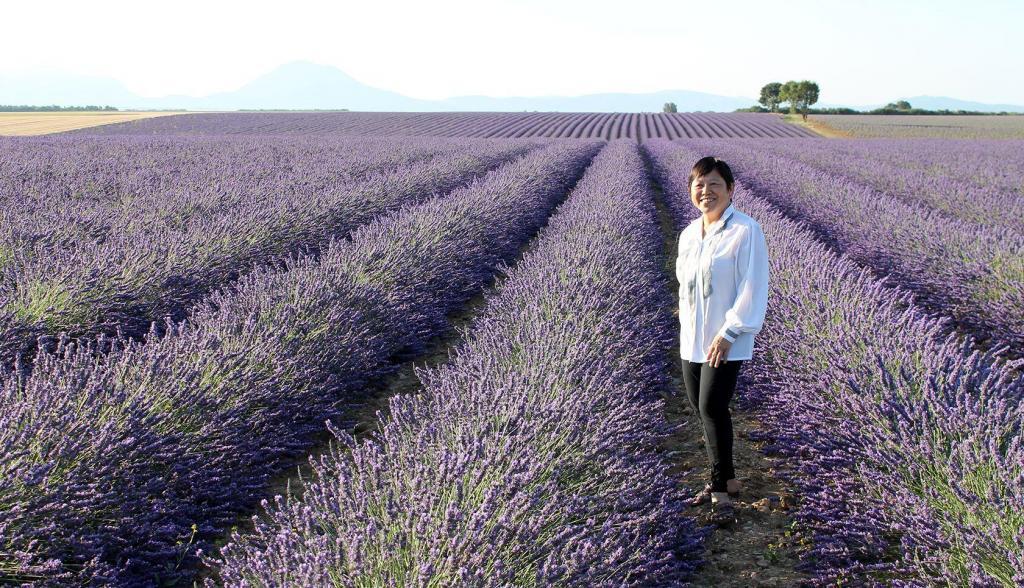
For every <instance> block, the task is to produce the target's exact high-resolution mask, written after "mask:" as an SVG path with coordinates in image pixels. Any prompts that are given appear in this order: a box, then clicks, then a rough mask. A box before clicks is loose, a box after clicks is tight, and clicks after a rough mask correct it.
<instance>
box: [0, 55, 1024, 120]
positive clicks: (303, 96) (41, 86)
mask: <svg viewBox="0 0 1024 588" xmlns="http://www.w3.org/2000/svg"><path fill="white" fill-rule="evenodd" d="M906 100H908V101H909V102H910V103H911V104H912V105H914V106H915V107H918V108H929V109H943V108H945V109H949V110H958V109H963V110H978V111H983V112H998V111H1008V112H1024V106H1014V105H1006V104H982V103H980V102H967V101H963V100H956V99H954V98H943V97H931V96H916V97H913V98H907V99H906ZM666 102H674V103H675V104H676V107H677V108H678V109H679V111H680V112H697V111H712V112H731V111H733V110H735V109H737V108H744V107H747V106H751V105H753V104H755V103H756V102H757V101H756V100H754V99H753V98H744V97H735V96H719V95H715V94H707V93H704V92H694V91H690V90H663V91H660V92H648V93H641V94H628V93H605V94H588V95H585V96H537V97H526V96H514V97H503V98H494V97H490V96H456V97H454V98H447V99H445V100H419V99H416V98H410V97H408V96H403V95H401V94H398V93H396V92H390V91H388V90H382V89H380V88H374V87H372V86H367V85H366V84H363V83H361V82H359V81H357V80H355V79H353V78H352V77H350V76H349V75H348V74H346V73H345V72H343V71H341V70H340V69H338V68H336V67H332V66H329V65H319V64H315V63H310V62H308V61H296V62H292V63H288V64H285V65H282V66H280V67H278V68H276V69H274V70H273V71H271V72H270V73H267V74H265V75H263V76H260V77H258V78H256V79H255V80H253V81H251V82H249V83H248V84H245V85H244V86H242V87H241V88H239V89H237V90H233V91H230V92H220V93H217V94H211V95H209V96H202V97H195V96H164V97H160V98H143V97H141V96H138V95H136V94H134V93H132V92H131V91H129V90H128V89H127V88H125V87H124V86H123V85H122V84H121V83H120V82H117V81H115V80H111V79H106V78H97V77H88V76H75V75H67V74H58V73H43V74H31V75H21V76H14V75H3V74H0V104H31V105H49V104H57V105H60V106H78V105H85V104H95V105H100V106H103V105H110V106H116V107H118V108H125V109H141V110H159V109H183V110H238V109H253V110H255V109H266V110H269V109H292V110H299V109H306V110H315V109H321V110H331V109H342V108H347V109H349V110H363V111H398V112H401V111H406V112H425V111H499V112H502V111H503V112H518V111H524V110H526V111H528V110H537V111H546V112H550V111H561V112H658V111H660V110H661V108H662V106H663V105H664V104H665V103H666ZM822 106H840V105H822ZM878 106H882V105H881V104H879V105H872V106H866V107H859V109H862V110H870V109H871V108H876V107H878Z"/></svg>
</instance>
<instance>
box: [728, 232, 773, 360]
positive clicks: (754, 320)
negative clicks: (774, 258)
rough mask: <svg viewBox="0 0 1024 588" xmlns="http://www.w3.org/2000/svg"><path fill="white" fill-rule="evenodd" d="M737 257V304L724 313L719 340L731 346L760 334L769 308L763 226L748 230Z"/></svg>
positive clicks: (766, 253)
mask: <svg viewBox="0 0 1024 588" xmlns="http://www.w3.org/2000/svg"><path fill="white" fill-rule="evenodd" d="M746 233H747V234H746V236H745V238H744V239H743V243H741V244H740V248H739V252H738V254H737V256H736V301H735V302H734V303H733V305H732V308H730V309H729V310H728V311H726V313H725V323H724V324H723V325H722V328H721V330H719V331H718V336H719V337H722V338H723V339H725V340H726V341H728V342H729V343H732V342H734V341H736V338H737V337H739V336H740V335H741V334H743V333H755V334H756V333H757V332H758V331H760V330H761V325H762V324H764V314H765V311H766V310H767V308H768V246H767V245H766V244H765V241H764V232H763V231H762V230H761V227H760V225H757V224H753V225H750V226H749V227H748V230H747V231H746Z"/></svg>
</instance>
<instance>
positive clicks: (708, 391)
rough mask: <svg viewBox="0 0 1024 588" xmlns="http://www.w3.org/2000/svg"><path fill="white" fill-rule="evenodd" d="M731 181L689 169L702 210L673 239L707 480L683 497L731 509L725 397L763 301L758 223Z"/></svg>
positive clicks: (735, 483)
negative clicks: (739, 206)
mask: <svg viewBox="0 0 1024 588" xmlns="http://www.w3.org/2000/svg"><path fill="white" fill-rule="evenodd" d="M734 189H735V180H734V178H733V175H732V170H731V169H729V166H728V165H727V164H726V163H725V162H724V161H722V160H720V159H718V158H715V157H705V158H703V159H701V160H700V161H698V162H697V163H696V164H695V165H694V166H693V169H692V170H691V171H690V201H691V202H692V203H693V205H694V206H695V207H697V210H699V211H700V212H701V216H700V218H698V219H697V220H695V221H693V222H692V223H690V224H689V226H687V227H686V228H685V229H684V230H683V232H682V234H681V235H680V237H679V256H678V257H677V258H676V275H677V276H678V278H679V323H680V340H679V345H680V353H681V354H682V359H683V384H684V385H685V387H686V395H687V397H688V398H689V400H690V405H691V406H692V407H693V410H694V411H695V412H697V413H698V414H700V418H701V422H702V424H703V426H704V444H705V446H706V447H707V451H708V461H709V462H710V463H711V481H710V483H708V484H707V486H705V487H704V489H703V490H701V491H700V492H699V493H698V494H697V495H696V496H694V497H693V498H692V499H691V500H690V504H691V505H693V506H697V505H701V504H704V503H705V502H708V501H709V500H710V501H711V502H712V503H714V504H717V505H720V506H722V507H725V508H731V501H730V499H729V497H730V495H732V496H736V495H738V494H739V491H740V484H739V480H737V479H736V473H735V470H734V469H733V461H732V440H733V435H732V416H731V415H730V413H729V401H730V400H731V399H732V396H733V393H734V392H735V390H736V379H737V377H738V376H739V371H740V366H741V365H742V364H743V361H744V360H748V359H750V358H751V354H752V352H753V349H754V335H756V334H757V332H758V331H760V330H761V324H762V323H763V322H764V314H765V308H766V307H767V304H768V251H767V248H766V246H765V242H764V233H763V232H762V231H761V225H759V224H758V223H757V221H755V220H754V219H752V218H750V217H749V216H747V215H745V214H743V213H742V212H740V211H739V210H736V208H735V207H734V206H733V204H732V196H733V191H734Z"/></svg>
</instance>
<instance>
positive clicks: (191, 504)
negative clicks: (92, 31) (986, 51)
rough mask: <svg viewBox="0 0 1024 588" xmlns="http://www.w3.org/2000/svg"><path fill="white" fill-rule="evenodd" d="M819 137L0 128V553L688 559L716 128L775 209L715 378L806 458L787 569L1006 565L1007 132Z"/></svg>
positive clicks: (602, 572) (656, 572)
mask: <svg viewBox="0 0 1024 588" xmlns="http://www.w3.org/2000/svg"><path fill="white" fill-rule="evenodd" d="M806 135H807V133H806V132H805V131H804V130H803V129H802V128H800V127H795V126H789V125H787V124H786V123H784V122H782V121H781V119H775V118H773V117H769V118H763V117H762V118H757V117H756V115H749V116H748V115H712V114H685V115H684V114H680V115H671V116H669V115H650V114H647V115H643V114H640V115H608V116H606V115H592V114H571V113H567V114H558V113H539V114H532V115H531V114H530V113H517V114H511V113H509V114H498V115H496V114H494V113H452V114H446V115H440V114H437V115H411V114H405V113H374V114H371V113H312V114H297V115H287V114H270V113H238V114H226V113H225V114H202V115H181V116H175V117H165V118H155V119H149V120H143V121H135V122H131V123H125V124H120V125H110V126H107V127H99V128H95V129H87V130H81V131H76V132H73V133H68V134H65V135H58V136H52V137H36V138H6V139H3V140H0V154H2V155H3V157H0V203H2V205H3V206H2V208H0V334H2V336H0V585H8V584H10V585H29V586H82V585H118V586H191V585H194V584H195V583H199V584H205V585H208V586H219V585H224V586H267V587H270V586H325V585H334V586H394V585H403V586H456V585H457V586H509V585H516V586H518V585H524V586H548V585H565V586H678V585H686V584H688V583H694V584H697V585H705V584H701V577H702V570H703V569H704V567H703V566H704V565H705V564H706V561H707V560H708V558H709V555H710V554H709V553H708V547H707V546H708V542H709V537H710V536H711V535H712V534H713V533H720V532H725V531H720V530H715V529H712V528H709V527H705V526H703V525H702V524H700V523H699V521H698V519H697V517H696V515H695V514H694V512H693V510H692V509H687V508H686V507H685V506H684V503H683V500H684V499H685V498H686V497H688V496H689V494H690V492H691V490H693V489H690V488H686V487H684V486H682V485H680V484H679V481H678V479H677V477H676V475H675V474H674V473H673V471H674V470H673V467H674V466H675V465H676V464H677V462H678V459H679V457H678V456H676V455H673V452H670V451H668V450H667V449H666V446H665V441H666V439H668V438H669V437H670V436H671V435H672V434H673V431H674V430H675V429H676V426H675V425H673V424H672V423H670V422H669V421H668V419H667V418H666V413H665V404H666V397H667V395H671V394H679V393H680V392H681V391H680V390H678V389H676V387H675V384H674V383H673V377H674V376H673V373H674V372H673V369H674V368H673V367H672V365H673V357H672V354H673V353H676V350H677V349H678V345H677V343H676V342H675V341H674V340H673V338H674V337H677V330H678V329H677V323H676V321H677V319H676V318H675V317H673V316H672V311H673V308H674V305H675V303H674V301H673V296H674V293H673V292H672V291H671V290H670V288H669V286H668V284H669V280H670V279H671V272H669V271H668V270H667V269H666V267H667V263H666V262H667V261H669V260H671V259H672V258H673V256H674V252H673V251H672V248H671V243H672V241H673V239H672V237H673V236H674V234H675V233H676V232H678V231H679V230H681V229H682V228H683V227H684V226H685V224H686V223H687V222H689V221H690V220H691V219H693V218H695V216H696V211H695V209H694V208H693V207H692V205H691V204H690V202H689V200H688V186H687V175H688V173H689V169H690V166H691V165H692V164H693V162H694V161H696V159H698V158H699V157H701V156H704V155H708V154H714V155H718V156H720V157H722V158H723V159H725V160H727V161H729V162H730V164H731V165H732V166H733V169H734V170H735V171H736V172H737V177H738V181H739V183H738V189H737V193H736V198H735V203H736V206H737V207H738V208H739V209H741V210H743V211H744V212H747V213H748V214H750V215H751V216H753V217H754V218H755V219H757V220H758V221H759V222H760V223H761V225H762V227H763V228H764V232H765V235H766V239H767V241H768V247H769V252H770V258H771V275H772V282H771V293H770V297H769V311H768V317H767V320H766V322H765V327H764V330H763V331H762V333H761V334H760V335H759V338H758V348H757V350H756V351H755V359H754V360H753V361H751V362H749V363H748V365H747V366H746V367H745V368H744V372H743V374H742V382H741V389H740V396H741V398H740V402H739V404H738V407H737V409H736V410H737V411H742V412H744V413H748V414H750V415H753V416H755V417H756V418H757V419H758V422H759V423H760V429H759V430H757V431H756V434H755V435H752V437H753V438H754V441H756V444H757V448H759V450H760V451H763V452H765V453H766V454H768V455H769V456H770V457H771V458H772V459H774V460H775V462H776V463H779V464H785V465H786V467H785V468H781V469H780V474H779V475H780V476H783V477H784V478H785V481H786V483H788V484H791V485H792V486H793V487H794V488H796V489H797V496H796V500H795V502H794V503H792V504H790V505H788V506H787V507H786V508H788V509H789V511H788V514H787V516H789V517H791V518H792V521H793V525H792V532H794V533H797V534H798V536H799V537H800V538H801V542H800V543H799V547H798V548H794V549H796V553H797V555H798V557H799V563H798V568H799V570H800V573H801V574H803V577H805V578H806V583H807V584H808V585H815V586H826V585H828V586H834V585H837V584H838V585H844V586H846V585H850V586H860V585H884V586H890V585H891V586H926V585H953V586H961V585H971V586H1019V585H1024V555H1022V554H1024V515H1022V513H1024V490H1022V488H1024V431H1022V429H1021V423H1022V422H1024V405H1022V403H1021V399H1022V396H1024V379H1022V372H1024V310H1022V309H1024V224H1022V222H1021V218H1022V217H1024V215H1022V214H1021V213H1022V212H1024V142H1022V141H1013V140H1011V141H985V140H962V139H961V140H943V141H935V140H925V141H915V140H910V139H898V140H897V139H893V140H870V141H869V140H825V139H817V138H812V137H808V136H806ZM574 139H575V140H574ZM616 139H619V140H616ZM456 317H459V318H458V320H456ZM455 322H458V323H459V324H461V325H463V326H461V327H459V328H455V327H454V326H453V325H454V324H455ZM439 342H440V343H441V344H442V348H443V349H446V350H447V351H446V352H445V353H446V358H442V359H441V360H439V361H438V362H437V363H436V364H432V365H431V367H423V363H422V362H423V361H425V358H426V357H427V355H428V354H429V353H430V350H431V349H432V348H434V347H435V346H437V345H438V344H439ZM447 354H450V355H447ZM410 362H412V363H413V364H414V365H415V366H416V369H415V378H416V379H417V380H418V381H417V382H415V383H414V384H413V385H412V389H414V390H415V392H414V393H408V394H399V395H396V396H391V397H388V396H387V395H386V390H387V389H388V387H387V386H388V384H387V383H388V382H391V381H392V380H393V379H394V378H396V377H397V376H396V374H398V373H399V371H400V370H402V369H404V368H406V367H407V366H408V365H409V364H410ZM368 405H369V406H373V405H379V406H381V407H384V408H382V409H381V410H380V411H378V412H377V413H376V415H375V416H372V417H370V418H371V422H365V421H359V419H360V418H363V417H359V416H358V415H360V414H366V412H367V411H366V406H368ZM371 412H372V411H371ZM738 442H744V443H747V442H748V441H746V440H742V441H738ZM303 464H305V465H303ZM297 468H301V470H299V471H301V472H302V475H301V476H295V475H293V474H295V472H296V471H297ZM740 474H741V475H742V472H740ZM283 480H288V482H287V485H285V484H284V482H283ZM757 498H760V497H750V500H752V501H753V500H756V499H757ZM741 516H742V512H741ZM729 532H736V533H740V532H741V531H740V530H739V529H737V530H735V531H729ZM747 556H751V555H750V554H735V555H732V557H747ZM751 557H754V556H751ZM742 581H743V580H740V582H742ZM737 585H740V584H737ZM749 585H759V584H757V583H756V582H754V581H753V580H750V584H749ZM763 585H772V584H770V583H768V584H763Z"/></svg>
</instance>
